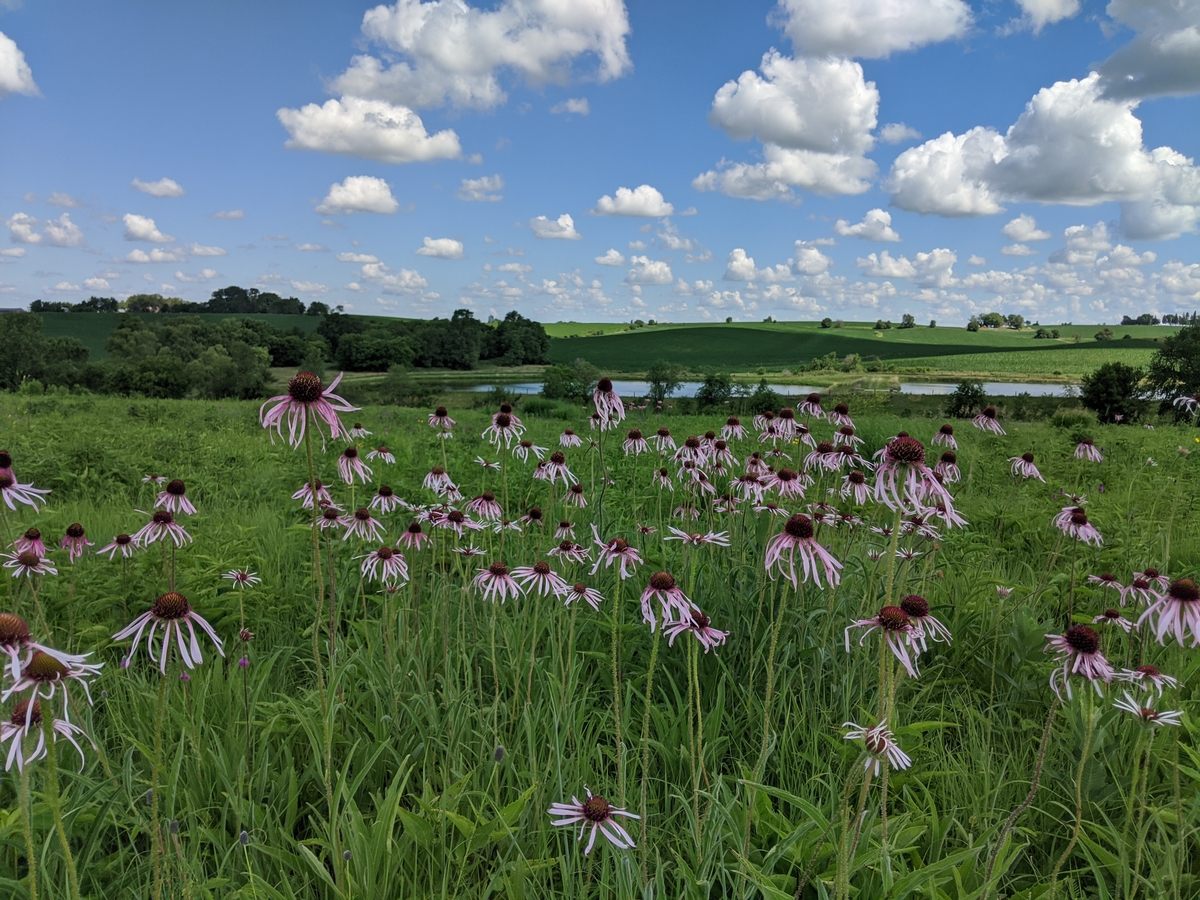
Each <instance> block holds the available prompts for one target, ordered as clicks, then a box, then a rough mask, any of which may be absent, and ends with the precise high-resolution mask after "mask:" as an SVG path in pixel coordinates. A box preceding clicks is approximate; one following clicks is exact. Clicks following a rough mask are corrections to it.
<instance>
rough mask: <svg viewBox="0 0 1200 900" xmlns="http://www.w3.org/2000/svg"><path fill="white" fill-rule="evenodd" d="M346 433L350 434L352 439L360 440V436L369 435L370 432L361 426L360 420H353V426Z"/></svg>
mask: <svg viewBox="0 0 1200 900" xmlns="http://www.w3.org/2000/svg"><path fill="white" fill-rule="evenodd" d="M347 434H348V435H349V436H350V439H351V440H352V441H357V440H361V439H362V438H365V437H370V436H371V432H369V431H367V429H365V428H364V427H363V423H362V422H355V423H354V427H353V428H351V429H350V430H349V431H348V432H347Z"/></svg>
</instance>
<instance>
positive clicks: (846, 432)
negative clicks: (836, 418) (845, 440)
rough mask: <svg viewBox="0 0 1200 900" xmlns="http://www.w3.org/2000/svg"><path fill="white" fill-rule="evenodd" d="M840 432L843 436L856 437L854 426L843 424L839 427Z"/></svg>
mask: <svg viewBox="0 0 1200 900" xmlns="http://www.w3.org/2000/svg"><path fill="white" fill-rule="evenodd" d="M838 434H840V435H842V436H843V437H854V426H853V425H843V426H842V427H841V428H839V429H838Z"/></svg>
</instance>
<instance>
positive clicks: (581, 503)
mask: <svg viewBox="0 0 1200 900" xmlns="http://www.w3.org/2000/svg"><path fill="white" fill-rule="evenodd" d="M562 502H563V503H566V504H567V505H568V506H574V507H576V508H577V509H586V508H587V498H586V497H585V496H584V495H583V485H582V484H573V485H571V486H570V487H569V488H568V489H567V492H566V493H565V494H563V498H562Z"/></svg>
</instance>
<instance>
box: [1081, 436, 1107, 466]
mask: <svg viewBox="0 0 1200 900" xmlns="http://www.w3.org/2000/svg"><path fill="white" fill-rule="evenodd" d="M1075 459H1086V460H1089V461H1090V462H1094V463H1102V462H1104V454H1102V453H1101V452H1100V448H1099V447H1097V446H1096V445H1095V443H1093V442H1092V439H1091V438H1084V439H1083V440H1082V441H1080V442H1079V443H1078V444H1076V445H1075Z"/></svg>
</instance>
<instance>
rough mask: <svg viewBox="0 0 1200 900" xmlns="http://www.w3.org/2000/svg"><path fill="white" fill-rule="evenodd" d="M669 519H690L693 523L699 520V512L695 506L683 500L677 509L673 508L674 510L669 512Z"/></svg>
mask: <svg viewBox="0 0 1200 900" xmlns="http://www.w3.org/2000/svg"><path fill="white" fill-rule="evenodd" d="M671 518H672V519H692V520H693V521H695V520H696V519H699V518H700V510H698V509H697V508H696V506H695V504H693V503H690V502H688V501H687V500H684V501H683V502H682V503H680V504H679V505H678V506H677V507H675V509H673V510H672V511H671Z"/></svg>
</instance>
